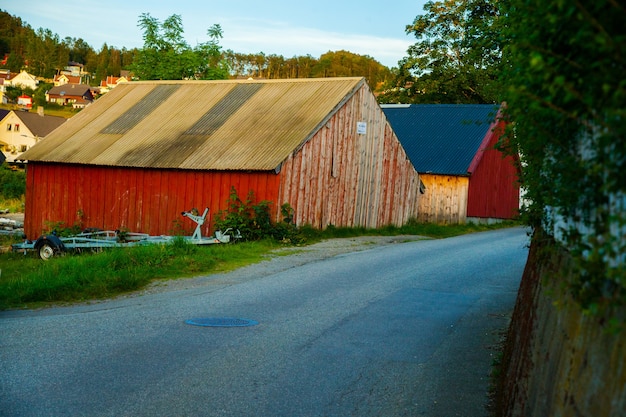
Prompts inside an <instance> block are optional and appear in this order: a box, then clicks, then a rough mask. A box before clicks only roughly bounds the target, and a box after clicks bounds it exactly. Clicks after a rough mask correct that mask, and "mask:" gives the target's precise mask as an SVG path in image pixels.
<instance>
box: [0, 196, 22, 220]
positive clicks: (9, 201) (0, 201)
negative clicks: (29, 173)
mask: <svg viewBox="0 0 626 417" xmlns="http://www.w3.org/2000/svg"><path fill="white" fill-rule="evenodd" d="M5 209H8V210H9V213H23V212H24V197H22V198H2V197H0V210H5ZM0 216H2V214H0Z"/></svg>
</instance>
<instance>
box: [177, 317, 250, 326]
mask: <svg viewBox="0 0 626 417" xmlns="http://www.w3.org/2000/svg"><path fill="white" fill-rule="evenodd" d="M185 323H187V324H191V325H192V326H204V327H245V326H255V325H257V324H259V322H258V321H254V320H249V319H240V318H234V317H207V318H195V319H189V320H186V321H185Z"/></svg>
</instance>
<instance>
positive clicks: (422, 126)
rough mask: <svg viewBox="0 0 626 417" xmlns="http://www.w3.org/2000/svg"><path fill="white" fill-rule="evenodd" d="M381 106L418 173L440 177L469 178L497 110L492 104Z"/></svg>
mask: <svg viewBox="0 0 626 417" xmlns="http://www.w3.org/2000/svg"><path fill="white" fill-rule="evenodd" d="M381 107H382V108H383V111H384V112H385V116H386V117H387V120H388V121H389V123H390V124H391V127H392V128H393V130H394V131H395V132H396V135H397V136H398V139H399V140H400V142H401V143H402V146H403V147H404V149H405V150H406V153H407V155H408V156H409V159H410V160H411V162H412V163H413V166H414V167H415V169H416V170H417V172H419V173H430V174H441V175H468V168H469V165H470V163H471V162H472V159H473V157H474V155H475V154H476V152H477V151H478V149H479V147H480V144H481V143H482V140H483V139H484V138H485V135H486V134H487V133H488V131H489V127H490V125H491V123H492V122H493V121H494V120H495V117H496V114H497V111H498V106H495V105H492V104H412V105H383V106H381Z"/></svg>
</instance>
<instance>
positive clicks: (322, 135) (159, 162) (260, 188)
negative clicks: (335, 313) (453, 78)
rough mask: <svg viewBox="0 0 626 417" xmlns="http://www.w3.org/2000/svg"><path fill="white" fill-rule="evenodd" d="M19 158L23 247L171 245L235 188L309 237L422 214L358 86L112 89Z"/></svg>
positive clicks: (233, 83) (395, 150)
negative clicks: (141, 237) (78, 229)
mask: <svg viewBox="0 0 626 417" xmlns="http://www.w3.org/2000/svg"><path fill="white" fill-rule="evenodd" d="M23 158H24V159H25V160H28V168H27V185H26V209H25V232H26V234H27V236H28V237H29V238H31V239H32V238H35V237H37V236H38V235H39V234H40V233H41V232H42V230H44V229H45V228H46V226H47V225H49V224H50V223H51V222H63V223H65V224H66V225H73V224H80V225H82V226H84V227H98V228H102V229H117V228H126V229H128V230H130V231H133V232H143V233H149V234H152V235H160V234H170V233H171V232H172V230H173V226H174V224H175V223H176V222H180V221H185V220H187V219H184V218H182V217H181V215H180V213H181V211H183V210H190V209H191V208H198V209H199V210H200V211H202V209H203V208H204V207H209V209H210V214H212V215H215V213H217V212H218V211H219V210H223V209H226V208H227V200H228V197H229V193H230V190H231V187H235V189H236V191H237V193H238V195H239V196H240V197H241V198H242V199H245V197H246V196H247V195H248V192H249V191H253V192H254V195H255V197H256V200H257V202H258V201H261V200H268V201H270V202H272V207H273V213H274V216H275V218H276V219H277V220H280V219H279V217H280V213H279V210H278V208H279V207H280V206H281V205H282V204H283V203H289V204H290V205H291V207H292V208H293V209H294V210H295V216H294V221H295V222H296V224H298V225H303V224H310V225H312V226H314V227H317V228H324V227H326V226H328V225H331V224H332V225H335V226H364V227H379V226H383V225H387V224H395V225H401V224H403V223H405V222H406V221H407V220H408V219H409V218H415V217H416V216H417V211H418V204H419V183H420V181H419V174H418V173H417V171H416V170H415V168H414V167H413V165H412V164H411V162H410V160H409V158H408V157H407V155H406V153H405V151H404V149H403V147H402V145H401V144H400V142H399V141H398V139H397V137H396V135H395V133H394V132H393V130H392V129H391V127H390V125H389V124H388V123H387V119H386V118H385V114H384V113H383V111H382V110H381V108H380V106H379V105H378V104H377V102H376V99H375V97H374V95H373V94H372V92H371V90H370V89H369V87H368V85H367V83H366V82H365V80H364V79H363V78H324V79H298V80H228V81H145V82H131V83H127V84H121V85H119V86H117V87H116V88H115V89H114V90H112V91H111V92H109V93H107V94H106V95H105V96H103V97H102V98H100V99H99V100H97V101H96V102H95V103H94V104H92V105H90V106H89V107H87V108H85V109H84V110H82V111H81V112H80V113H78V114H77V115H76V116H74V117H72V118H71V119H69V120H68V121H67V122H66V123H65V124H64V125H63V126H62V127H61V128H59V129H57V130H55V131H54V132H52V133H51V134H50V135H49V136H48V137H47V138H46V140H44V141H42V142H40V143H39V144H38V145H36V146H34V147H33V148H31V149H30V150H29V151H28V152H26V153H24V154H23ZM184 224H186V227H187V228H188V229H187V230H188V231H190V230H192V226H193V225H192V224H191V222H190V221H188V220H187V222H186V223H184ZM210 232H211V230H210V224H207V225H205V229H204V230H203V233H204V234H205V235H209V234H210Z"/></svg>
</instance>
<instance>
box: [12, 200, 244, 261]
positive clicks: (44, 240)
mask: <svg viewBox="0 0 626 417" xmlns="http://www.w3.org/2000/svg"><path fill="white" fill-rule="evenodd" d="M208 214H209V208H208V207H207V208H205V209H204V213H203V214H202V215H201V216H200V215H199V214H198V211H197V210H196V209H192V210H191V211H188V212H187V211H183V212H182V213H181V215H182V216H183V217H187V218H189V219H191V220H192V221H193V222H195V223H196V228H195V230H194V232H193V234H192V235H191V236H183V237H182V238H183V239H185V241H186V242H187V243H190V244H193V245H212V244H217V243H229V242H231V241H234V240H236V239H241V233H240V232H239V230H233V229H230V228H229V229H226V230H225V231H224V232H222V231H219V230H216V231H215V235H214V236H210V237H203V236H202V230H201V228H202V225H203V224H204V222H205V220H206V217H207V215H208ZM176 238H179V237H177V236H167V235H161V236H151V235H148V234H146V233H134V232H121V231H119V230H99V229H85V230H84V231H83V232H82V233H79V234H76V235H73V236H68V237H61V236H57V235H56V234H55V233H54V232H53V233H51V234H48V235H42V236H40V237H38V238H37V239H36V240H33V241H31V240H25V241H24V242H22V243H15V244H13V245H11V249H12V251H13V252H20V251H23V252H24V254H26V253H27V252H28V251H35V252H37V254H38V255H39V257H40V258H41V259H43V260H44V261H46V260H48V259H50V258H52V257H54V256H58V255H61V254H63V253H64V252H67V251H76V252H82V251H84V250H89V251H92V252H99V251H101V250H103V249H106V248H119V247H130V246H140V245H152V244H166V243H169V242H172V241H173V240H174V239H176Z"/></svg>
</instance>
